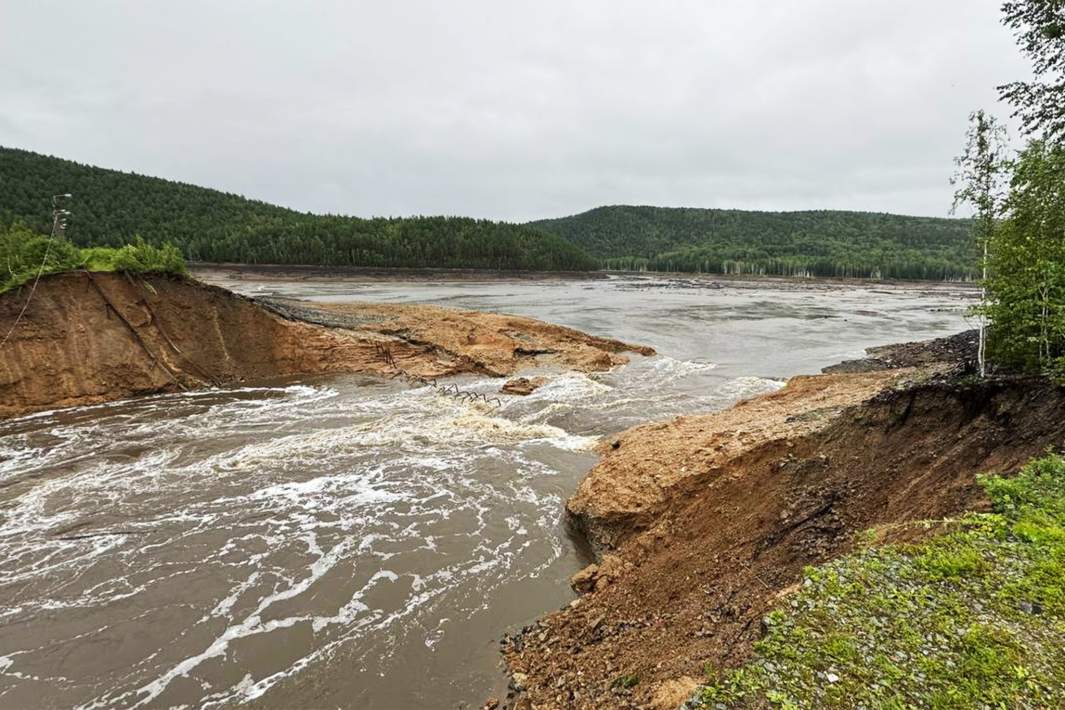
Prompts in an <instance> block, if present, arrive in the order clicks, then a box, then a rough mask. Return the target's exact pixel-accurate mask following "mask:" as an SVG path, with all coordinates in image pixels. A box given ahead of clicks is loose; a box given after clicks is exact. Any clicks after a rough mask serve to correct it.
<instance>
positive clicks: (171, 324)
mask: <svg viewBox="0 0 1065 710" xmlns="http://www.w3.org/2000/svg"><path fill="white" fill-rule="evenodd" d="M27 294H28V288H23V289H16V290H13V291H9V292H7V293H5V294H3V295H0V332H3V333H6V332H7V331H8V329H9V328H10V327H11V326H12V324H14V323H15V320H16V318H17V316H18V313H19V311H20V310H21V308H22V305H23V304H24V303H25V301H26V296H27ZM300 308H301V310H300V312H299V313H295V314H292V313H289V314H287V317H286V314H283V313H282V312H281V311H280V309H278V308H274V309H270V310H268V309H267V308H264V307H263V306H262V305H260V304H258V303H256V302H255V301H252V300H250V299H248V298H244V297H241V296H238V295H236V294H233V293H231V292H229V291H226V290H224V289H221V288H217V287H214V286H207V285H205V284H202V283H200V282H198V281H195V280H193V279H189V278H177V277H170V276H146V277H127V276H125V275H121V274H99V273H98V274H89V273H87V272H74V273H67V274H60V275H55V276H49V277H45V278H44V279H42V280H41V282H40V285H39V287H38V289H37V292H36V294H35V295H34V297H33V299H32V301H31V302H30V305H29V308H28V309H27V310H26V314H25V317H24V318H23V320H22V321H21V322H20V323H19V324H18V327H17V328H15V330H14V332H13V333H12V336H11V338H10V340H9V341H8V342H7V344H6V345H5V346H4V348H3V350H2V351H0V417H10V416H17V415H20V414H25V413H29V412H33V411H37V410H41V409H51V408H55V407H64V406H73V405H84V404H93V403H98V402H105V401H110V400H115V399H121V398H125V397H129V396H132V395H136V394H143V393H153V392H168V391H180V390H183V389H192V388H196V387H203V386H210V385H225V384H233V383H239V382H248V381H255V380H265V379H269V378H276V377H287V376H293V375H303V374H318V373H328V372H357V373H367V374H380V375H388V374H391V373H392V372H393V371H394V370H393V366H392V365H391V364H389V363H388V362H386V360H385V359H384V358H383V357H382V354H381V348H382V347H383V348H386V349H387V350H388V352H389V353H390V354H391V356H392V358H393V359H394V362H395V363H396V364H397V365H398V366H399V367H401V368H402V369H403V370H404V371H406V372H409V373H411V374H415V375H421V376H426V377H438V376H446V375H454V374H459V373H466V372H471V373H481V374H486V375H497V376H504V375H508V374H510V373H512V372H514V371H516V370H518V369H520V368H522V367H525V366H530V365H538V364H556V365H560V366H564V367H570V368H574V369H580V370H584V371H596V370H606V369H609V368H611V367H613V366H615V365H618V364H621V363H623V362H625V361H626V356H625V355H624V354H623V353H624V352H625V351H635V352H640V353H644V354H652V353H653V351H652V350H650V349H649V348H641V347H638V346H630V345H627V344H625V343H622V342H619V341H616V340H610V339H606V338H597V337H594V336H590V335H587V334H584V333H581V332H579V331H576V330H572V329H569V328H563V327H560V326H555V325H550V324H548V323H543V322H541V321H537V320H534V319H532V318H522V317H517V316H505V315H497V314H486V313H477V312H472V311H459V310H454V309H447V308H438V307H431V306H405V305H373V304H360V305H351V304H347V305H328V306H326V305H321V304H310V303H303V302H301V303H300ZM316 313H317V314H318V316H315V314H316ZM323 314H325V315H326V316H328V315H331V316H332V318H333V320H334V321H335V323H333V324H332V326H331V327H325V326H322V325H317V324H314V323H311V322H306V321H304V320H301V318H311V319H312V320H322V317H323Z"/></svg>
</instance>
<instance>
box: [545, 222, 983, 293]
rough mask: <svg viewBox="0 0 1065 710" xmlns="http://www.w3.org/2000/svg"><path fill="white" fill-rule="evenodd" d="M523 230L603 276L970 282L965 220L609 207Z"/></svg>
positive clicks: (973, 269) (973, 259) (973, 268)
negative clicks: (551, 237)
mask: <svg viewBox="0 0 1065 710" xmlns="http://www.w3.org/2000/svg"><path fill="white" fill-rule="evenodd" d="M530 226H533V227H536V228H538V229H542V230H544V231H545V232H548V233H551V234H557V235H559V236H561V237H564V238H566V239H568V240H570V241H571V242H573V243H574V244H577V245H578V246H580V247H582V248H584V249H585V250H586V251H587V252H588V253H589V254H591V255H592V256H593V257H595V258H596V259H598V260H599V263H600V265H602V266H604V267H606V268H609V269H625V270H637V271H639V270H649V271H695V272H707V273H735V274H771V275H778V276H844V277H858V278H900V279H949V280H955V279H971V278H974V277H976V276H977V275H978V271H977V270H978V263H979V259H978V255H977V253H976V250H975V248H974V246H973V240H972V235H971V232H970V221H969V220H959V219H937V218H931V217H904V216H900V215H890V214H877V213H871V212H838V211H826V210H821V211H810V212H749V211H742V210H718V209H695V208H668V207H630V206H613V207H599V208H597V209H594V210H590V211H588V212H584V213H582V214H579V215H575V216H572V217H563V218H561V219H549V220H541V221H538V222H532V223H530Z"/></svg>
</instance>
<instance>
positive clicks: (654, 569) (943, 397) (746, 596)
mask: <svg viewBox="0 0 1065 710" xmlns="http://www.w3.org/2000/svg"><path fill="white" fill-rule="evenodd" d="M952 340H953V342H952V343H948V345H949V347H941V348H940V349H942V350H943V355H942V357H929V356H928V352H929V351H928V349H927V348H918V349H917V350H919V351H920V353H919V355H920V356H919V357H912V355H913V353H909V352H907V351H906V350H905V349H903V350H902V351H900V352H901V356H899V357H895V356H893V355H892V354H891V353H888V352H885V351H880V352H878V353H876V354H875V355H876V356H877V357H874V358H872V359H871V360H868V361H862V362H859V363H852V364H851V367H849V368H847V369H849V370H852V372H850V373H842V374H827V375H820V376H812V377H797V378H794V379H793V380H791V381H790V382H789V384H788V385H787V386H786V387H785V388H784V389H783V390H780V391H779V392H776V393H773V394H770V395H767V396H763V397H759V398H755V399H752V400H748V401H746V402H742V403H740V404H738V405H736V406H735V407H733V408H732V409H729V410H726V411H724V412H719V413H715V414H709V415H705V416H691V417H681V418H677V419H674V420H672V421H669V422H664V423H660V424H649V425H644V426H639V427H636V428H634V429H631V430H629V431H627V432H624V433H623V434H621V435H619V436H617V437H613V438H608V439H607V440H605V442H604V443H603V445H602V451H601V453H602V455H603V458H602V460H601V462H600V463H599V464H598V465H597V466H596V467H595V468H594V469H593V470H592V471H591V472H590V473H589V475H588V477H587V478H586V480H585V481H584V482H583V483H582V484H581V486H580V488H579V490H578V491H577V492H576V494H575V495H574V496H573V497H572V498H571V499H570V501H569V503H568V510H569V512H570V514H571V516H572V518H573V520H574V522H575V524H577V525H578V526H579V527H581V528H583V530H584V532H585V533H586V534H587V535H588V536H589V537H590V538H591V540H592V541H593V542H594V543H595V545H596V547H597V549H598V552H599V554H600V561H599V563H598V564H597V565H593V566H590V567H589V568H587V569H586V570H584V571H582V572H581V573H579V574H578V575H576V576H575V578H574V586H575V588H578V589H579V590H580V591H583V592H584V595H583V596H582V597H580V598H579V599H578V600H576V601H575V602H574V603H573V604H572V605H570V606H569V607H566V608H564V609H562V610H560V611H558V612H556V613H553V614H550V615H548V616H545V617H544V618H542V619H541V620H539V621H538V622H536V623H535V624H533V625H531V626H529V627H526V628H525V629H524V630H523V631H522V632H521V633H518V634H516V635H515V636H512V637H509V638H508V639H506V640H505V641H504V654H505V657H506V661H507V665H508V668H509V670H510V672H511V674H512V678H513V683H512V686H514V687H516V688H517V689H518V690H519V691H520V692H518V693H516V694H512V696H511V698H509V701H508V705H510V706H512V707H537V708H571V707H576V708H603V707H652V708H676V707H677V706H678V705H679V704H680V703H681V702H682V701H684V700H685V698H686V697H687V696H688V694H690V692H691V691H692V689H693V688H694V687H695V686H696V684H697V682H698V681H699V680H701V679H705V677H706V676H705V672H706V669H707V668H718V669H720V668H727V667H732V666H735V665H738V664H739V663H741V662H742V661H743V660H745V659H746V658H747V657H748V656H749V655H750V652H751V648H752V644H753V643H754V641H756V640H757V639H758V638H759V637H760V636H761V634H762V631H763V630H762V628H761V620H762V618H763V617H764V615H765V614H766V613H767V612H768V611H769V610H771V609H772V608H773V607H774V606H776V605H778V604H780V603H781V602H782V600H783V599H784V598H785V597H786V596H787V594H788V593H789V592H790V591H791V590H793V589H795V587H796V585H797V583H798V582H799V580H800V579H801V574H802V570H803V567H804V566H806V565H811V564H818V563H822V562H824V561H827V560H829V559H832V558H834V557H837V556H839V555H841V554H844V553H845V552H847V551H849V550H851V549H853V547H854V545H855V544H856V542H857V541H858V540H857V537H858V534H859V533H861V532H862V531H867V530H870V529H875V530H877V531H878V533H879V535H878V537H879V538H880V539H882V540H892V541H894V540H908V539H916V538H917V537H919V536H921V535H927V534H928V528H927V527H926V526H924V525H907V522H912V521H925V520H941V519H944V518H948V517H951V516H955V515H958V514H960V513H962V512H963V511H968V510H974V509H980V508H982V507H983V506H985V505H986V503H985V499H984V495H983V493H982V489H981V488H980V487H979V486H978V485H977V483H976V476H977V475H978V474H980V473H984V472H1010V471H1013V470H1016V469H1017V468H1018V467H1019V466H1020V465H1022V464H1023V463H1025V462H1026V461H1027V460H1028V459H1030V458H1031V457H1033V456H1036V455H1039V454H1040V453H1042V452H1043V451H1044V449H1045V448H1046V447H1047V446H1049V445H1052V444H1058V445H1060V444H1061V442H1062V441H1063V438H1065V416H1062V415H1063V413H1065V388H1062V387H1061V386H1058V385H1056V384H1053V383H1051V382H1047V381H1044V380H1029V379H997V380H990V381H982V382H981V381H977V380H976V379H975V378H972V377H967V376H963V375H962V374H960V373H959V372H958V370H957V368H956V364H957V363H956V362H954V363H952V364H951V363H944V362H937V360H942V359H944V358H945V359H955V358H956V357H957V355H958V353H957V347H956V346H958V345H959V343H958V341H957V340H956V339H952ZM941 345H942V343H941ZM961 345H964V343H961ZM908 364H919V367H906V365H908ZM877 367H879V368H885V367H886V368H893V369H880V370H877V369H876V368H877Z"/></svg>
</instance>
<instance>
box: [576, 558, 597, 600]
mask: <svg viewBox="0 0 1065 710" xmlns="http://www.w3.org/2000/svg"><path fill="white" fill-rule="evenodd" d="M598 576H599V565H597V564H590V565H588V566H587V567H585V568H584V569H582V570H581V571H580V572H578V573H577V574H575V575H573V576H572V577H570V580H569V586H571V587H573V591H575V592H577V593H578V594H587V593H588V592H590V591H592V590H593V589H595V580H596V578H597V577H598Z"/></svg>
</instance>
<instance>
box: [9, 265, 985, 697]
mask: <svg viewBox="0 0 1065 710" xmlns="http://www.w3.org/2000/svg"><path fill="white" fill-rule="evenodd" d="M211 278H212V279H213V280H215V281H216V282H218V283H222V284H223V285H226V286H228V287H231V288H233V289H235V290H238V291H242V292H244V293H249V294H280V295H285V296H290V297H308V298H314V299H318V300H325V301H333V302H339V301H389V302H424V303H435V304H439V305H445V306H456V307H462V308H471V309H480V310H490V311H502V312H510V313H517V314H522V315H530V316H534V317H537V318H541V319H543V320H547V321H551V322H555V323H560V324H563V325H568V326H572V327H575V328H578V329H581V330H584V331H587V332H590V333H594V334H599V335H606V336H610V337H615V338H620V339H622V340H627V341H629V342H634V343H641V344H646V345H651V346H653V347H654V348H656V349H657V350H658V352H659V355H657V356H655V357H650V358H643V357H640V356H638V355H633V356H632V363H631V364H630V365H628V366H626V367H622V368H619V369H617V370H615V371H614V372H610V373H605V374H599V375H592V376H588V375H583V374H574V373H565V372H561V373H554V374H552V379H551V381H550V383H549V384H547V385H546V386H544V387H543V388H542V389H540V390H538V391H536V392H535V393H533V394H532V395H531V396H528V397H503V399H504V403H503V405H502V406H501V407H499V408H498V409H493V408H491V407H488V406H486V405H483V404H475V403H464V402H462V401H459V400H456V399H454V398H451V397H447V396H442V395H438V394H436V392H435V391H434V390H433V389H431V388H428V387H422V388H413V387H410V386H407V385H404V384H401V383H397V382H392V381H382V380H379V379H374V378H367V377H358V376H350V375H346V376H338V377H330V378H314V379H303V380H300V381H286V382H271V383H257V384H256V385H255V386H246V387H239V388H234V389H216V390H206V391H200V392H192V393H187V394H180V395H165V396H152V397H144V398H141V399H136V400H130V401H125V402H119V403H114V404H108V405H101V406H95V407H83V408H76V409H67V410H60V411H54V412H47V413H41V414H37V415H34V416H29V417H24V418H21V419H16V420H7V421H0V707H4V708H20V707H72V706H74V707H81V708H110V707H141V706H144V707H172V706H189V707H220V706H230V705H234V704H245V703H247V704H251V705H253V706H262V707H293V706H300V707H352V708H385V709H392V708H455V707H478V706H479V704H480V702H481V701H483V700H484V699H485V698H487V697H488V696H489V695H497V696H498V695H500V694H501V693H502V692H503V690H504V684H505V680H504V679H503V678H502V675H501V672H500V670H499V665H498V654H497V648H498V640H499V638H500V636H501V635H502V634H503V633H504V632H505V631H507V630H510V629H512V628H514V627H515V626H520V625H521V624H523V623H526V622H528V621H530V620H531V619H533V618H534V617H536V616H538V615H540V614H542V613H544V612H547V611H550V610H552V609H554V608H557V607H559V606H561V605H564V604H566V603H568V602H569V600H571V599H572V594H571V592H570V591H569V588H568V585H567V579H568V577H569V576H570V575H571V574H572V573H573V572H575V571H577V570H578V569H579V568H580V567H582V566H583V565H584V564H586V563H587V561H588V559H587V555H586V552H585V551H584V550H583V549H582V546H581V545H580V542H579V541H576V540H572V539H571V538H570V537H569V536H568V535H567V531H566V527H565V524H564V521H563V516H562V512H563V504H564V501H565V499H566V497H567V496H568V495H569V494H570V493H572V492H573V490H574V489H575V487H576V485H577V483H578V481H579V480H580V479H581V477H582V476H583V474H584V473H585V472H586V471H587V470H588V469H589V468H590V467H591V466H592V465H593V464H594V463H595V460H596V457H595V455H594V454H593V453H591V452H590V451H589V448H590V447H591V446H592V445H593V443H594V442H595V441H596V440H597V438H598V437H600V436H604V435H607V434H609V433H611V432H615V431H618V430H621V429H624V428H626V427H629V426H632V425H634V424H637V423H641V422H644V421H648V420H653V419H662V418H668V417H672V416H675V415H678V414H685V413H691V412H701V411H707V410H712V409H717V408H721V407H725V406H727V405H729V404H730V403H732V402H734V401H736V400H737V399H739V398H742V397H746V396H750V395H754V394H758V393H762V392H768V391H772V390H774V389H776V388H778V387H779V386H781V384H782V382H781V380H782V378H785V377H787V376H790V375H793V374H798V373H813V372H817V371H818V370H819V369H820V368H821V367H823V366H825V365H829V364H832V363H834V362H838V361H840V360H842V359H848V358H855V357H860V356H861V355H862V351H863V349H864V348H865V347H868V346H872V345H879V344H886V343H892V342H900V341H906V340H917V339H922V338H928V337H934V336H939V335H946V334H950V333H953V332H957V331H958V330H961V329H963V328H965V327H971V325H972V324H971V323H969V322H968V321H967V319H966V317H965V311H966V307H967V305H968V303H969V302H970V299H971V296H972V291H971V290H968V289H965V288H962V287H951V286H928V285H925V286H909V287H902V286H883V285H870V286H853V285H851V286H844V285H839V284H834V285H833V284H826V283H821V282H810V283H804V284H799V283H787V282H744V281H727V280H721V281H715V280H713V279H710V278H704V279H696V278H692V279H686V278H664V277H663V278H638V277H631V276H630V277H611V278H609V279H601V280H565V279H545V280H502V279H494V280H453V281H447V280H439V281H432V282H425V281H417V282H416V281H410V280H408V281H387V280H369V279H354V278H352V279H343V278H336V279H311V280H283V279H270V280H254V279H249V278H244V279H240V280H231V279H229V278H228V277H226V276H225V274H224V273H214V274H212V275H211ZM458 381H459V382H460V383H461V384H462V386H463V387H465V388H467V389H474V390H478V391H482V392H486V393H490V392H495V391H496V390H498V388H499V386H500V384H501V382H502V381H501V380H498V379H495V380H493V379H486V378H476V377H465V378H459V380H458Z"/></svg>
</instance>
